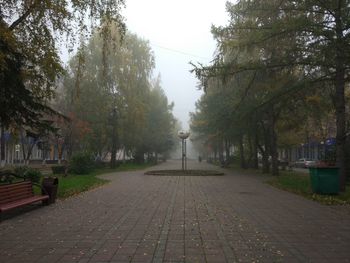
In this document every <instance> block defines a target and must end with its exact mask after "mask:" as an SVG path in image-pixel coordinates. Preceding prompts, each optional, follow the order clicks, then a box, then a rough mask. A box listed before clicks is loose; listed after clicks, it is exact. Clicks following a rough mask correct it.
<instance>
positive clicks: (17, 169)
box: [14, 165, 29, 177]
mask: <svg viewBox="0 0 350 263" xmlns="http://www.w3.org/2000/svg"><path fill="white" fill-rule="evenodd" d="M28 169H29V167H28V166H25V165H23V166H16V167H15V169H14V173H15V174H17V175H19V176H20V177H25V173H26V172H27V171H28Z"/></svg>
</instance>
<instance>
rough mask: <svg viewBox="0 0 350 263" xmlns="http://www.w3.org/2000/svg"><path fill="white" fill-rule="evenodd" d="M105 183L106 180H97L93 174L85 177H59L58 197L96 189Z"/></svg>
mask: <svg viewBox="0 0 350 263" xmlns="http://www.w3.org/2000/svg"><path fill="white" fill-rule="evenodd" d="M107 182H108V181H107V180H103V179H100V178H97V177H96V174H94V173H91V174H87V175H85V176H80V175H69V176H67V177H60V178H59V185H58V197H59V198H66V197H69V196H72V195H75V194H79V193H81V192H84V191H87V190H90V189H92V188H95V187H98V186H100V185H103V184H105V183H107Z"/></svg>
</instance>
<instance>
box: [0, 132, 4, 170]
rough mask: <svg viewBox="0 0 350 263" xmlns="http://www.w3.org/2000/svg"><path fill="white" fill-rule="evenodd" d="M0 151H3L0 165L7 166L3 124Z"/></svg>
mask: <svg viewBox="0 0 350 263" xmlns="http://www.w3.org/2000/svg"><path fill="white" fill-rule="evenodd" d="M0 140H1V141H0V152H1V158H0V159H1V160H0V167H4V166H5V127H4V126H1V139H0Z"/></svg>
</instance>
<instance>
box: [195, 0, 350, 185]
mask: <svg viewBox="0 0 350 263" xmlns="http://www.w3.org/2000/svg"><path fill="white" fill-rule="evenodd" d="M226 10H227V13H228V14H229V21H228V24H227V25H226V26H220V27H216V26H213V27H212V34H213V36H214V38H215V39H216V41H217V51H216V54H215V55H214V58H213V62H212V63H211V64H210V65H200V64H193V72H194V73H195V74H196V76H197V78H198V80H199V81H200V86H201V87H202V88H203V89H204V90H205V92H206V93H205V95H203V96H202V98H201V99H200V100H199V101H198V102H197V107H196V112H194V113H192V114H191V120H192V125H191V128H192V130H193V131H194V132H195V133H196V134H197V139H198V140H201V141H202V142H204V143H206V144H207V145H210V146H211V147H212V148H215V149H217V150H218V152H220V153H221V154H222V152H223V151H224V150H225V149H226V150H227V152H228V151H229V146H230V145H236V146H237V148H238V149H239V155H240V158H239V159H240V162H241V166H242V167H246V166H251V167H255V168H258V156H259V155H260V156H261V157H262V166H263V171H264V172H269V169H270V162H271V172H272V174H274V175H278V148H279V147H291V146H293V145H297V144H299V145H300V143H303V142H305V141H306V138H315V139H318V140H320V141H321V140H325V139H326V138H327V134H328V131H329V127H330V126H334V127H335V137H336V165H337V166H338V167H339V172H340V178H341V179H340V180H341V189H342V190H344V189H345V180H346V173H347V171H349V168H348V167H347V161H346V160H348V159H347V158H349V152H348V151H347V148H346V145H349V136H348V132H349V114H348V110H347V109H348V95H349V67H350V66H349V65H350V63H349V62H350V52H349V51H350V2H349V1H346V0H336V1H327V0H326V1H314V0H300V1H284V0H282V1H281V0H250V1H247V0H240V1H237V3H234V4H233V3H230V2H228V3H227V5H226ZM270 158H271V160H269V159H270Z"/></svg>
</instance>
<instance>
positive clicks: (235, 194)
mask: <svg viewBox="0 0 350 263" xmlns="http://www.w3.org/2000/svg"><path fill="white" fill-rule="evenodd" d="M180 167H181V162H180V161H168V162H167V163H163V164H161V165H159V166H158V167H152V168H151V169H173V168H180ZM188 168H189V169H190V168H193V169H219V168H217V167H214V166H210V165H208V164H206V163H204V162H202V163H198V162H195V161H189V162H188ZM104 177H105V178H108V179H110V180H111V183H110V184H107V185H105V186H103V187H100V188H98V189H95V190H93V191H89V192H86V193H83V194H81V195H78V196H76V197H72V198H69V199H67V200H63V201H58V202H57V203H56V204H54V205H52V206H48V207H40V208H38V209H32V210H30V211H28V212H26V213H21V214H18V215H17V216H15V217H12V218H10V219H7V220H4V221H3V222H2V223H1V224H0V237H1V238H0V261H1V262H66V263H68V262H93V263H97V262H114V263H116V262H135V263H137V262H139V263H141V262H200V263H202V262H208V263H210V262H213V263H215V262H217V263H221V262H350V249H349V247H350V224H349V222H350V208H349V207H328V206H323V205H320V204H318V203H315V202H313V201H310V200H305V199H303V198H302V197H299V196H296V195H293V194H290V193H287V192H284V191H281V190H278V189H275V188H273V187H271V186H269V185H267V184H264V183H263V181H264V177H262V176H261V177H260V176H254V175H240V174H235V173H230V172H227V170H226V175H225V176H215V177H212V176H206V177H200V176H196V177H185V176H146V175H143V172H140V171H139V172H123V173H118V174H110V175H105V176H104Z"/></svg>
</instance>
